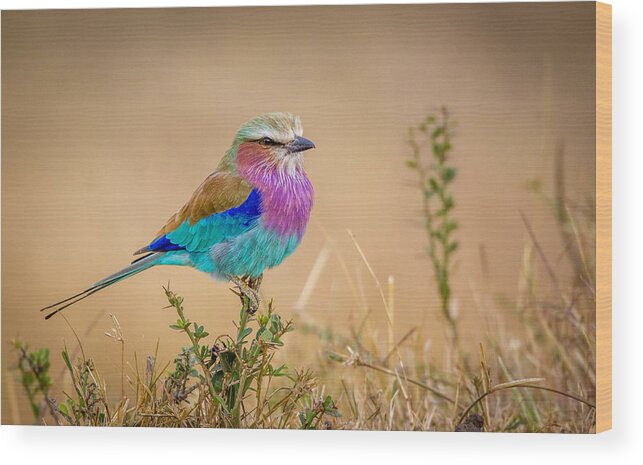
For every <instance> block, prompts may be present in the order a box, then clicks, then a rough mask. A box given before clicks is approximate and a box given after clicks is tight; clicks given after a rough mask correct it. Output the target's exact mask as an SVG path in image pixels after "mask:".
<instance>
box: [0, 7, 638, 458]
mask: <svg viewBox="0 0 643 465" xmlns="http://www.w3.org/2000/svg"><path fill="white" fill-rule="evenodd" d="M306 3H308V2H303V1H283V0H282V1H261V0H254V1H190V2H189V3H186V4H181V3H179V2H176V1H163V0H154V1H142V0H130V1H94V2H89V1H86V0H85V1H50V2H45V1H29V0H25V1H5V0H0V7H1V8H2V9H36V8H88V7H90V8H99V7H100V8H105V7H108V8H113V7H152V6H154V7H160V6H221V5H223V6H231V5H234V6H241V5H301V4H306ZM317 3H318V4H340V3H351V4H373V3H399V2H395V1H385V2H381V1H370V2H368V1H359V0H354V1H352V2H341V1H332V0H326V1H322V2H317ZM404 3H424V2H417V1H408V2H404ZM433 3H445V2H433ZM451 3H453V2H451ZM470 3H481V2H470ZM611 3H612V5H613V47H614V53H613V59H614V94H613V95H614V103H613V108H614V134H613V139H614V151H613V153H614V156H613V159H614V183H613V186H614V188H613V199H614V200H613V202H614V207H613V228H614V237H613V243H614V245H613V254H614V267H613V280H614V281H613V294H614V305H613V309H614V310H613V313H614V327H613V330H614V337H613V340H614V413H613V418H614V420H613V424H614V429H613V430H612V431H610V432H607V433H603V434H599V435H596V436H593V435H587V436H581V435H572V436H568V435H543V434H541V435H535V434H532V435H518V434H484V435H482V434H477V435H476V434H467V435H463V434H451V433H409V432H405V433H388V432H386V433H383V432H372V433H369V432H335V431H329V432H325V431H324V432H298V431H226V430H158V429H156V430H154V429H102V428H101V429H98V428H38V427H8V426H4V427H2V428H0V461H2V463H32V462H33V463H40V464H51V463H58V462H62V463H65V464H72V463H80V462H81V461H82V462H84V463H92V464H103V463H106V464H107V463H109V464H116V463H118V464H121V463H151V462H154V463H172V464H175V465H176V464H181V465H185V464H187V463H190V462H193V463H201V462H205V463H212V464H216V465H219V464H226V463H231V464H232V463H234V464H245V463H254V462H256V463H262V462H268V463H270V464H271V465H272V464H274V465H281V464H282V463H283V464H286V463H298V464H302V465H303V464H305V465H308V464H316V463H323V464H329V463H330V464H332V465H335V464H336V463H351V464H379V463H389V464H396V465H402V464H406V463H409V464H412V463H413V464H414V463H427V464H440V465H442V464H459V463H471V464H476V465H482V464H487V463H489V464H498V463H503V464H506V463H514V464H520V465H523V464H538V465H543V463H545V464H547V465H549V464H550V463H554V464H556V463H574V464H576V463H580V464H583V465H585V464H592V463H599V461H600V462H602V463H618V464H620V463H635V462H636V463H641V462H640V461H639V460H641V458H642V457H643V447H642V445H641V444H642V443H643V437H642V434H643V408H642V406H643V364H642V363H641V360H640V358H639V356H640V355H641V354H643V347H642V344H641V341H642V340H643V337H642V336H641V332H642V331H643V305H642V303H643V294H642V293H641V285H640V280H641V279H642V278H641V270H642V269H643V266H641V265H640V264H643V253H642V252H643V250H642V249H643V239H642V238H643V234H642V233H643V228H642V227H641V226H642V225H643V208H641V205H643V202H642V201H643V179H642V177H643V169H642V168H643V162H642V159H643V153H642V152H641V150H638V151H637V150H636V148H637V147H639V146H640V145H641V144H640V139H641V137H640V133H641V131H642V130H643V119H642V118H641V111H643V101H642V99H641V94H642V91H641V84H640V83H643V72H642V69H643V65H642V60H641V57H642V55H641V51H642V50H643V40H642V38H643V15H642V14H641V12H642V11H643V6H642V5H643V2H640V1H638V0H612V2H611ZM637 152H638V153H637Z"/></svg>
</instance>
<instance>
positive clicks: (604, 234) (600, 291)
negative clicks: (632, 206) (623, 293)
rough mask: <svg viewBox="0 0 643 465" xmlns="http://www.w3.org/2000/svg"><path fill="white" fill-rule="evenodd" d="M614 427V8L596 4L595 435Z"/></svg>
mask: <svg viewBox="0 0 643 465" xmlns="http://www.w3.org/2000/svg"><path fill="white" fill-rule="evenodd" d="M611 428H612V6H611V5H608V4H605V3H600V2H596V432H601V431H606V430H609V429H611Z"/></svg>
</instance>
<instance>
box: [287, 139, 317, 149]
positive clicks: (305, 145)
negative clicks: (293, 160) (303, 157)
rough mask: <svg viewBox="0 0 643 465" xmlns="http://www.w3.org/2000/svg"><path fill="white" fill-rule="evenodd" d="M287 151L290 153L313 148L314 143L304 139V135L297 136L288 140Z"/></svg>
mask: <svg viewBox="0 0 643 465" xmlns="http://www.w3.org/2000/svg"><path fill="white" fill-rule="evenodd" d="M287 147H288V151H289V152H290V153H297V152H304V151H306V150H310V149H314V148H315V144H313V142H312V141H310V140H308V139H306V138H305V137H300V136H297V137H296V138H295V140H293V141H292V142H290V143H289V144H288V145H287Z"/></svg>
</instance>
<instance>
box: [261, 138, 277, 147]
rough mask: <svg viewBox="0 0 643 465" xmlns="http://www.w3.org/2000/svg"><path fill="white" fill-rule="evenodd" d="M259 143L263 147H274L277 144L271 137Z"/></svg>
mask: <svg viewBox="0 0 643 465" xmlns="http://www.w3.org/2000/svg"><path fill="white" fill-rule="evenodd" d="M259 143H260V144H261V145H274V143H275V142H274V141H273V140H272V139H271V138H270V137H264V138H263V139H260V140H259Z"/></svg>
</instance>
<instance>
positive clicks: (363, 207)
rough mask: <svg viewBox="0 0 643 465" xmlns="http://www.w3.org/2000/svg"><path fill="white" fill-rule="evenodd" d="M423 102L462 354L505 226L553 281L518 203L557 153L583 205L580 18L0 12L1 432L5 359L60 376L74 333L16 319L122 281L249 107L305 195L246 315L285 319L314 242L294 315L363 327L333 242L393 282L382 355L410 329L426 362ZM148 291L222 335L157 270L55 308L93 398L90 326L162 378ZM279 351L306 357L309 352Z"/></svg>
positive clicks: (429, 291)
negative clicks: (432, 128) (287, 145)
mask: <svg viewBox="0 0 643 465" xmlns="http://www.w3.org/2000/svg"><path fill="white" fill-rule="evenodd" d="M441 105H447V106H448V107H449V110H450V112H451V113H452V115H453V118H454V120H456V121H457V129H456V133H455V136H454V140H453V144H454V151H453V163H454V164H455V165H456V166H457V168H458V177H457V179H456V182H455V184H454V191H455V198H456V202H457V207H456V210H455V213H454V214H455V216H456V217H457V219H458V220H459V222H460V225H461V228H460V230H459V231H458V234H457V236H458V239H459V240H460V244H461V248H460V250H459V252H458V254H457V266H456V274H455V289H454V294H455V299H456V301H457V307H458V313H459V320H460V322H461V328H462V331H463V332H464V333H465V334H466V337H465V340H466V341H467V342H468V343H470V344H471V348H475V345H476V344H477V342H478V341H479V340H482V339H483V338H484V331H485V328H484V327H483V326H482V325H480V324H479V321H480V318H479V312H480V309H479V307H480V301H479V297H480V296H481V295H482V296H484V297H485V298H489V299H496V298H499V297H502V296H505V297H506V298H507V299H511V298H512V296H513V295H515V292H516V289H517V285H518V284H517V283H518V277H519V270H520V264H521V257H522V251H523V247H524V245H525V242H526V240H527V234H526V232H525V228H524V225H523V224H522V222H521V219H520V212H523V213H524V214H525V215H526V217H528V218H529V221H530V222H531V223H532V225H533V228H534V230H535V232H536V234H537V235H538V237H539V240H540V241H541V245H542V246H543V248H544V250H545V253H546V254H547V256H548V258H549V259H550V260H551V262H552V263H553V264H554V265H555V266H556V267H557V269H558V270H561V272H564V270H565V266H566V264H565V263H564V261H563V259H562V258H561V251H562V246H561V243H560V240H559V235H558V233H557V231H556V230H555V222H554V218H553V215H552V214H551V210H550V208H549V207H548V205H547V204H546V202H544V201H543V199H542V198H539V197H538V196H536V195H534V194H533V193H530V192H528V190H527V189H526V188H525V185H526V183H527V181H529V180H531V179H535V178H537V179H540V180H542V181H543V184H544V186H545V191H546V192H551V185H552V182H551V180H552V176H553V169H554V163H555V160H554V158H555V157H554V153H555V147H556V144H557V143H559V142H562V143H564V147H565V168H566V172H567V182H568V193H569V195H570V197H572V198H574V199H577V200H582V199H584V198H592V197H593V195H594V168H595V166H594V131H593V124H594V7H593V3H589V2H588V3H575V4H573V3H567V4H565V3H561V4H547V5H542V4H522V5H519V4H496V5H464V4H462V5H439V6H436V5H433V6H366V7H288V8H217V9H214V8H209V9H148V10H80V11H78V10H77V11H73V10H72V11H28V12H27V11H16V12H3V14H2V406H3V411H2V414H3V415H2V421H3V423H21V422H22V423H30V422H32V417H31V414H30V412H29V410H28V409H27V406H26V403H25V401H24V399H23V395H22V393H21V392H20V388H19V386H18V384H17V377H16V372H15V371H14V370H13V368H12V367H13V364H14V361H15V356H14V353H13V352H12V350H11V349H10V340H11V339H12V338H13V337H16V336H20V337H21V338H23V339H25V340H26V341H28V342H29V343H30V344H31V345H32V346H33V347H43V346H46V347H50V348H51V349H52V359H53V361H54V363H53V366H54V369H53V373H54V375H57V374H58V373H60V371H61V369H62V363H61V360H60V357H59V353H60V350H61V349H62V346H63V342H64V343H66V344H67V345H68V346H69V347H70V349H73V348H74V347H76V342H75V340H74V336H73V334H72V332H71V331H70V329H69V327H68V326H67V324H66V323H65V321H64V319H63V318H54V319H52V320H50V321H47V322H45V321H44V320H43V319H42V315H41V314H39V313H38V311H37V310H38V309H39V308H40V307H42V306H44V305H46V304H49V303H51V302H53V301H56V300H58V299H60V298H63V297H66V296H67V295H69V294H71V293H74V292H75V291H77V290H79V289H82V288H84V286H86V285H88V284H90V283H92V282H95V281H96V280H98V279H100V278H102V277H103V276H105V275H107V274H109V273H111V272H113V271H115V270H117V269H119V268H121V267H122V266H124V265H125V264H127V263H129V260H130V258H131V253H132V252H133V251H134V250H136V249H137V248H139V247H141V246H142V245H145V244H146V243H148V242H149V240H150V239H151V238H152V236H153V235H154V233H155V232H156V231H157V229H158V227H159V226H160V225H161V224H162V223H163V222H164V221H165V220H166V219H167V218H168V217H169V215H170V214H172V213H173V212H174V211H175V210H176V209H177V208H178V207H180V206H181V205H182V204H183V202H185V200H187V198H188V196H189V195H190V194H191V192H192V191H193V189H194V188H195V187H196V186H197V185H198V184H199V183H200V182H201V181H202V179H203V178H204V177H205V176H206V175H207V174H208V173H209V172H211V171H212V170H213V169H214V167H215V166H216V164H217V161H218V159H219V157H220V156H221V155H222V154H223V152H224V151H225V149H226V148H227V147H228V145H229V143H230V142H231V140H232V138H233V135H234V133H235V131H236V129H237V127H238V126H239V125H240V124H241V123H243V122H244V121H246V120H247V119H249V118H251V117H252V116H254V115H256V114H259V113H263V112H268V111H290V112H294V113H297V114H299V115H301V117H302V120H303V123H304V128H305V134H306V136H307V137H309V138H310V139H312V140H313V141H314V142H315V143H316V144H317V147H318V148H317V150H315V151H313V152H309V154H308V157H307V165H306V166H307V170H308V172H309V175H310V177H311V179H312V181H313V183H314V186H315V190H316V199H315V208H314V212H313V218H312V220H311V223H310V226H309V229H308V232H307V234H306V237H305V239H304V241H303V243H302V245H301V246H300V248H299V250H298V251H297V252H296V253H295V255H293V256H292V257H291V258H289V259H288V260H287V261H286V262H285V263H284V264H282V265H281V266H280V267H279V268H278V269H276V270H273V271H270V272H269V273H268V274H267V275H266V278H265V281H264V286H263V292H264V295H266V296H270V297H273V298H274V299H275V302H276V304H277V306H278V308H279V310H280V312H281V313H282V315H284V316H286V317H289V316H292V315H293V313H294V310H293V309H294V306H295V303H296V302H297V300H298V299H299V298H300V295H301V292H302V289H303V288H304V285H305V282H306V280H307V277H308V275H309V273H310V270H311V269H312V268H313V265H314V263H315V261H316V260H317V258H318V256H319V254H320V251H321V250H323V249H324V247H325V246H328V247H331V250H332V253H331V254H330V256H329V258H328V260H327V262H326V264H325V266H324V268H323V269H322V271H321V274H320V276H319V280H318V281H317V282H316V284H315V286H314V288H313V289H312V293H311V294H310V296H309V299H308V301H307V303H306V305H305V306H304V310H303V311H304V312H305V314H306V315H307V316H308V317H310V318H312V319H314V321H316V322H317V323H318V324H320V325H331V326H332V327H334V328H339V329H340V330H341V328H342V326H343V325H345V324H347V323H348V322H349V320H350V316H351V315H353V318H356V317H355V315H361V314H362V312H363V311H364V305H363V303H361V301H362V300H363V301H365V302H366V303H367V306H368V308H370V309H371V310H372V312H373V314H374V315H375V316H374V318H375V321H381V317H382V315H383V308H382V305H381V302H380V299H379V295H378V292H377V288H376V286H375V284H374V283H373V281H372V279H371V278H370V277H369V275H368V272H367V271H366V269H365V267H364V265H363V263H362V261H361V259H360V258H359V256H358V254H357V253H356V251H355V249H354V247H353V245H352V243H351V241H350V239H349V237H348V235H347V233H346V230H347V229H350V230H352V231H353V232H354V234H355V236H356V238H357V240H358V241H359V243H360V245H361V247H362V248H363V250H364V252H365V254H366V255H367V257H368V258H369V260H370V263H371V264H372V266H373V268H374V270H375V272H376V273H377V275H378V277H379V279H380V280H381V281H382V282H386V280H387V277H388V276H389V275H392V276H394V277H395V308H396V316H395V331H396V333H397V334H398V336H399V335H402V334H404V333H405V332H406V331H407V330H408V329H409V328H410V327H412V326H413V325H414V324H415V323H416V321H417V319H418V318H419V316H420V315H422V313H423V312H428V315H429V321H431V322H433V321H434V322H435V324H430V329H429V333H428V334H429V337H430V338H431V339H432V340H433V341H434V343H433V345H432V347H433V348H432V350H433V351H434V352H435V360H436V363H438V364H439V363H441V359H442V357H441V351H440V347H441V341H443V336H444V335H443V328H442V321H441V319H440V314H439V308H438V305H437V304H438V300H437V296H436V293H435V291H434V285H433V282H432V281H431V272H430V268H429V263H428V261H427V258H426V255H425V252H424V250H425V245H426V238H425V233H424V230H423V228H422V218H421V216H420V197H419V193H418V191H417V190H416V187H415V182H416V178H415V173H413V172H412V171H410V170H408V169H407V168H406V167H405V166H404V161H405V159H406V158H407V155H408V153H409V149H408V146H407V144H406V131H407V127H408V126H409V125H413V124H417V123H418V122H420V121H421V120H422V119H423V118H424V117H425V116H426V115H428V114H429V113H433V112H435V111H436V110H437V109H439V107H440V106H441ZM329 244H330V245H329ZM481 256H484V257H486V263H487V268H488V274H487V275H485V276H483V271H482V270H483V268H484V267H483V266H482V265H481ZM338 257H341V258H342V260H343V261H344V262H345V264H346V269H347V270H348V273H349V275H350V279H351V280H353V281H354V282H355V283H357V285H358V289H359V293H361V294H363V298H358V297H356V296H355V293H354V292H353V291H352V290H351V286H349V285H348V278H347V276H346V274H345V272H344V271H343V270H342V268H341V267H340V264H339V263H340V262H339V259H338ZM168 281H170V282H171V285H172V288H173V289H174V290H176V291H178V292H179V293H181V294H182V295H184V296H185V305H186V308H187V311H188V314H189V315H190V316H191V318H192V319H193V320H196V321H199V322H200V323H202V324H205V325H206V326H207V327H208V329H209V331H210V332H211V333H215V334H219V333H224V332H228V331H229V329H230V327H231V320H232V319H233V318H235V317H236V316H237V315H238V306H237V301H236V298H235V297H234V296H233V295H232V294H231V293H230V292H229V291H228V290H227V289H228V286H227V285H226V284H225V283H215V282H212V281H211V280H210V278H208V277H207V276H205V275H201V274H199V273H197V272H195V271H193V270H191V269H183V268H170V267H165V268H162V267H161V268H157V269H153V270H151V271H148V272H146V273H144V274H142V275H139V276H137V277H135V278H133V279H131V280H128V281H126V282H124V283H121V284H119V285H117V286H114V287H112V288H110V289H109V290H107V291H105V292H103V293H100V294H97V295H95V296H93V297H91V298H90V299H87V300H86V301H84V302H83V303H82V304H79V305H77V306H75V307H73V308H71V309H69V311H67V313H66V316H67V318H68V320H69V322H70V323H71V324H72V325H73V327H74V328H75V329H76V331H77V332H78V333H79V335H80V337H81V339H82V341H83V345H84V349H85V352H86V353H87V354H90V355H91V357H93V358H94V359H95V362H96V364H97V366H99V368H100V370H101V373H102V374H103V375H104V376H106V379H107V382H108V384H110V385H111V386H113V387H115V386H116V385H119V386H120V381H119V380H120V378H119V376H120V375H119V373H120V363H119V348H118V346H117V345H116V344H115V343H114V342H113V341H112V340H110V339H108V338H107V337H105V336H104V335H103V332H104V331H107V330H109V329H110V328H111V322H110V319H109V316H108V314H109V313H113V314H115V315H116V316H117V318H118V319H119V321H120V323H121V325H122V328H123V331H124V334H125V338H126V341H127V342H126V357H127V360H128V361H129V362H130V363H133V360H134V356H133V354H134V352H136V353H137V354H138V358H139V360H144V357H145V356H146V355H147V354H150V353H153V352H154V349H155V346H156V343H157V341H158V340H159V339H160V350H159V357H160V358H161V359H163V360H169V359H170V357H171V356H172V355H173V354H176V353H177V351H178V349H179V348H180V347H181V345H184V343H185V342H184V341H183V339H182V338H181V337H180V336H179V335H177V334H174V333H173V332H172V331H171V330H170V329H169V328H168V324H170V323H171V322H172V321H173V314H172V313H171V312H170V311H169V310H162V307H163V306H164V305H165V303H166V301H165V299H164V296H163V293H162V291H161V285H163V284H166V283H167V282H168ZM378 318H379V320H378ZM381 331H382V333H383V334H384V333H385V331H386V327H385V326H384V325H381ZM288 351H289V352H288V354H289V356H292V357H294V358H296V357H297V354H299V356H301V360H305V359H306V358H309V357H311V356H313V355H314V354H316V353H317V352H318V344H317V343H316V342H315V340H314V339H310V338H309V339H306V342H305V343H303V342H301V341H300V342H295V343H294V344H292V345H290V346H289V348H288ZM311 354H313V355H311ZM114 391H117V392H116V394H118V391H119V389H114Z"/></svg>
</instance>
